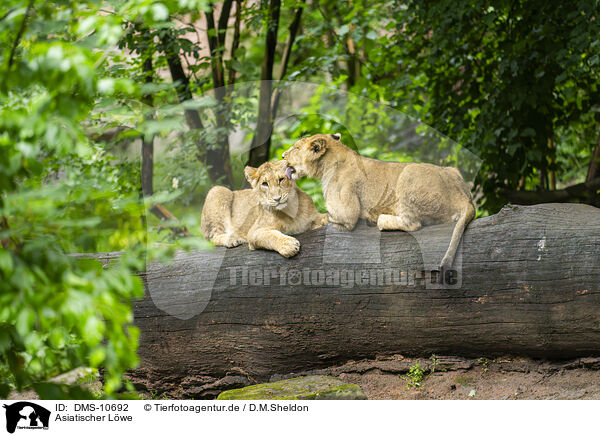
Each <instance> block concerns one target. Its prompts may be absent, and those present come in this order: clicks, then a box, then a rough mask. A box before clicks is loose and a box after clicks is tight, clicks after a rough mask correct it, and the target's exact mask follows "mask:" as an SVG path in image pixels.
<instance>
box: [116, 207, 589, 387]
mask: <svg viewBox="0 0 600 436" xmlns="http://www.w3.org/2000/svg"><path fill="white" fill-rule="evenodd" d="M451 230H452V225H445V226H435V227H425V228H423V229H422V230H419V231H418V232H413V233H410V234H408V233H403V232H385V233H381V232H379V230H378V229H377V228H376V227H368V226H366V225H364V224H362V225H361V226H360V227H359V228H358V229H357V230H355V231H354V232H351V233H347V232H338V231H336V230H334V229H333V228H332V227H331V226H328V227H327V228H321V229H317V230H314V231H311V232H307V233H305V234H303V235H300V236H298V239H299V240H300V242H301V244H302V248H301V251H300V253H299V254H298V255H297V256H296V257H294V258H293V259H285V258H283V257H281V256H280V255H279V254H277V253H275V252H268V251H249V250H248V247H247V246H246V245H243V246H240V247H236V248H233V249H225V248H217V249H215V250H214V251H212V252H208V253H207V252H195V253H179V254H178V255H177V257H176V259H175V261H174V263H173V264H172V265H170V266H165V265H161V264H149V265H148V267H147V271H146V273H145V274H143V280H144V283H145V286H146V296H145V298H144V299H143V300H141V301H136V302H135V303H134V316H135V324H136V325H137V326H138V327H139V328H140V330H141V336H140V349H139V355H140V358H141V366H140V368H139V369H137V370H135V371H134V372H132V374H131V378H132V380H133V381H134V383H135V384H136V385H137V386H138V387H144V388H146V389H149V390H155V391H158V392H165V391H168V392H170V394H171V395H176V396H177V395H179V396H181V397H195V398H210V397H214V396H216V395H217V394H218V393H219V392H220V391H221V390H223V389H228V388H232V387H240V386H244V385H246V384H248V383H250V382H263V381H268V380H269V378H271V377H272V376H274V375H276V374H290V373H294V372H301V371H306V370H311V369H316V368H320V367H321V368H322V367H326V366H331V365H334V364H339V363H343V362H346V361H349V360H357V359H362V358H373V357H375V356H386V355H388V356H389V355H394V354H402V355H409V356H423V357H429V356H430V355H431V354H434V353H435V354H439V355H461V356H467V357H479V356H488V357H490V356H499V355H518V356H528V357H539V358H546V359H572V358H577V357H584V356H599V355H600V209H597V208H594V207H591V206H586V205H576V204H544V205H537V206H507V207H505V208H504V209H503V210H502V211H501V212H499V213H498V214H496V215H493V216H490V217H486V218H481V219H477V220H475V221H473V222H472V223H471V224H470V225H469V227H468V229H467V231H466V233H465V235H464V237H463V242H462V243H461V249H460V250H459V254H458V256H457V260H456V262H455V267H456V269H457V271H458V276H457V279H456V283H454V284H451V285H441V286H440V285H439V284H438V285H436V284H434V283H431V280H430V277H428V275H427V274H422V273H421V272H422V271H423V270H428V269H431V268H432V267H433V266H434V265H437V264H438V263H439V260H440V259H441V258H442V256H443V254H444V251H445V249H446V247H447V242H448V241H449V239H450V233H451ZM105 258H106V259H109V258H111V255H110V254H108V255H106V256H105ZM336 272H337V281H336ZM350 277H352V283H350V282H351V280H350Z"/></svg>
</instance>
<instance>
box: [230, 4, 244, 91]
mask: <svg viewBox="0 0 600 436" xmlns="http://www.w3.org/2000/svg"><path fill="white" fill-rule="evenodd" d="M241 22H242V1H241V0H236V2H235V24H234V30H233V41H232V42H231V51H230V54H229V59H230V62H231V63H232V64H231V66H230V67H229V78H228V81H227V84H228V85H229V86H233V85H234V84H235V73H236V71H235V68H233V59H234V57H235V52H236V50H237V49H238V47H239V46H240V25H241Z"/></svg>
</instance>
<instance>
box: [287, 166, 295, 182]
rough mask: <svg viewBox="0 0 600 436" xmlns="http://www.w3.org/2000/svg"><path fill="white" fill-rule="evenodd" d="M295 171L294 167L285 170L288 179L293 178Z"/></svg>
mask: <svg viewBox="0 0 600 436" xmlns="http://www.w3.org/2000/svg"><path fill="white" fill-rule="evenodd" d="M294 172H295V171H294V169H293V168H292V167H287V168H286V169H285V175H286V176H287V178H288V179H291V178H292V175H293V174H294Z"/></svg>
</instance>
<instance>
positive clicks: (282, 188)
mask: <svg viewBox="0 0 600 436" xmlns="http://www.w3.org/2000/svg"><path fill="white" fill-rule="evenodd" d="M285 169H286V163H285V162H284V161H282V160H280V161H277V162H265V163H264V164H262V165H261V166H259V167H258V168H253V167H246V168H245V169H244V175H245V176H246V180H248V182H249V183H250V186H252V189H253V190H254V192H256V193H257V195H258V199H259V201H260V204H261V205H262V206H263V207H264V208H266V209H275V210H284V209H286V208H287V207H288V206H290V205H293V204H297V195H298V193H297V191H296V182H295V181H294V180H290V179H289V178H287V177H286V176H285Z"/></svg>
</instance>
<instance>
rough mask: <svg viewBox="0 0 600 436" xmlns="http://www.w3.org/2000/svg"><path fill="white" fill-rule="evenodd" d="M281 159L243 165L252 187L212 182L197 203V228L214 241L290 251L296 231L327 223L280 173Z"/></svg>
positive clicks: (285, 253)
mask: <svg viewBox="0 0 600 436" xmlns="http://www.w3.org/2000/svg"><path fill="white" fill-rule="evenodd" d="M285 168H286V165H285V162H283V161H278V162H266V163H264V164H262V165H261V166H260V167H258V169H257V168H252V167H246V169H245V170H244V175H245V176H246V179H247V180H248V182H249V183H250V185H251V186H252V189H244V190H241V191H231V190H230V189H227V188H225V187H223V186H215V187H214V188H212V189H211V190H210V191H209V192H208V195H207V196H206V200H205V202H204V207H203V208H202V233H203V234H204V237H205V238H208V239H209V240H211V241H212V242H213V243H214V244H216V245H224V246H225V247H235V246H237V245H240V244H241V243H243V242H247V243H248V248H250V250H254V249H256V248H264V249H266V250H274V251H277V252H278V253H280V254H281V255H282V256H285V257H292V256H294V255H295V254H296V253H298V250H300V243H299V242H298V240H297V239H296V238H293V237H292V236H288V235H297V234H299V233H303V232H305V231H307V230H311V229H316V228H318V227H321V226H324V225H326V224H327V214H325V213H319V212H318V211H317V209H316V207H315V205H314V203H313V201H312V199H311V198H310V196H308V194H306V193H304V192H303V191H302V190H300V188H298V186H297V185H296V182H295V181H294V180H290V179H288V178H287V177H285Z"/></svg>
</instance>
